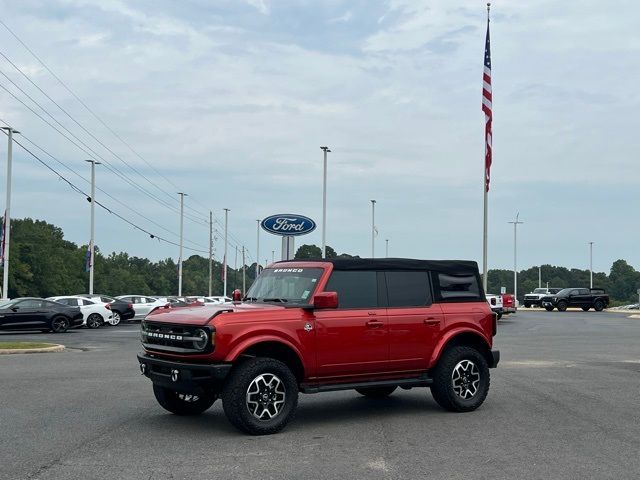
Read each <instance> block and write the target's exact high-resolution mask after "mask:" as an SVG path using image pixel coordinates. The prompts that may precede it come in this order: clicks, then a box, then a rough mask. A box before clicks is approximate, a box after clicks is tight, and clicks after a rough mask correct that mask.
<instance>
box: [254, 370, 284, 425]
mask: <svg viewBox="0 0 640 480" xmlns="http://www.w3.org/2000/svg"><path fill="white" fill-rule="evenodd" d="M285 398H286V390H285V387H284V382H283V381H282V380H280V378H278V377H277V376H276V375H274V374H272V373H263V374H261V375H258V376H257V377H256V378H254V379H253V381H252V382H251V383H250V384H249V388H248V389H247V400H246V401H247V409H248V410H249V413H251V415H253V416H254V417H255V418H257V419H258V420H271V419H272V418H274V417H276V416H278V414H279V413H280V412H281V410H282V407H283V406H284V402H285Z"/></svg>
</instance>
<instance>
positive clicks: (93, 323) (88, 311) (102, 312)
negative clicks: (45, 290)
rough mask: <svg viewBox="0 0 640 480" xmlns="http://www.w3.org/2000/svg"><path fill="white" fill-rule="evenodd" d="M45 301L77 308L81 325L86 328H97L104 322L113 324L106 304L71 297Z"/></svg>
mask: <svg viewBox="0 0 640 480" xmlns="http://www.w3.org/2000/svg"><path fill="white" fill-rule="evenodd" d="M47 300H52V301H54V302H58V303H62V304H64V305H69V306H70V307H79V308H80V311H81V312H82V325H83V326H85V327H87V328H98V327H100V326H101V325H102V324H104V323H105V322H106V323H111V324H113V312H111V306H110V305H109V304H108V303H104V302H96V301H94V300H89V299H88V298H83V297H77V296H73V295H70V296H66V297H49V298H47Z"/></svg>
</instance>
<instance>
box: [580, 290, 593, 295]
mask: <svg viewBox="0 0 640 480" xmlns="http://www.w3.org/2000/svg"><path fill="white" fill-rule="evenodd" d="M590 293H591V292H590V291H589V289H588V288H581V289H580V295H589V294H590Z"/></svg>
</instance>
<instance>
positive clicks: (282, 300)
mask: <svg viewBox="0 0 640 480" xmlns="http://www.w3.org/2000/svg"><path fill="white" fill-rule="evenodd" d="M262 301H263V302H281V303H287V302H288V300H287V299H286V298H263V299H262Z"/></svg>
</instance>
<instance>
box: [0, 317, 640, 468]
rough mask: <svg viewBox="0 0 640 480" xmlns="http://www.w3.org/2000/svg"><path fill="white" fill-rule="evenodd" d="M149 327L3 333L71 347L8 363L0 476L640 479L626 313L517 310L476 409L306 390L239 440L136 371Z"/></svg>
mask: <svg viewBox="0 0 640 480" xmlns="http://www.w3.org/2000/svg"><path fill="white" fill-rule="evenodd" d="M137 331H138V326H137V325H135V324H124V325H121V326H118V327H105V328H101V329H99V330H95V331H88V330H82V331H77V330H76V331H71V332H69V333H67V334H62V335H53V334H34V333H29V334H11V335H7V334H0V341H1V340H13V339H20V340H34V339H36V340H38V341H54V342H61V343H64V344H65V345H66V346H67V347H68V349H67V351H65V352H61V353H50V354H33V355H3V356H1V357H0V385H1V386H0V392H1V393H0V396H1V398H0V447H1V448H0V478H2V479H11V480H15V479H42V480H45V479H83V480H85V479H145V480H146V479H193V478H202V479H204V478H211V479H214V478H215V479H227V478H238V479H249V478H260V479H271V478H273V479H280V478H283V479H284V478H287V479H288V478H304V479H312V478H323V479H324V478H327V479H334V478H335V479H341V480H344V479H345V478H350V479H360V478H366V479H377V478H385V479H395V478H403V479H404V478H406V479H414V478H452V479H458V478H459V479H467V478H486V479H503V478H504V479H507V478H508V479H514V478H515V479H529V478H531V479H539V478H553V479H578V478H580V479H582V478H599V479H604V478H611V479H622V478H630V479H631V478H634V479H635V478H638V477H639V476H640V455H638V452H640V413H639V412H640V403H639V401H638V399H639V398H640V319H630V318H627V315H624V314H617V313H605V312H603V313H595V312H587V313H583V312H565V313H559V312H551V313H548V312H531V311H520V312H519V313H518V314H517V315H516V316H510V317H505V319H503V321H501V322H500V326H499V333H498V336H497V339H496V346H497V348H499V349H500V350H501V352H502V360H501V364H500V366H499V367H498V368H497V369H496V370H492V372H491V373H492V385H491V391H490V393H489V397H488V399H487V401H486V402H485V404H484V405H483V406H482V407H481V408H480V409H479V410H477V411H475V412H472V413H466V414H454V413H448V412H445V411H443V410H441V409H440V408H439V407H438V406H437V405H436V403H435V402H434V401H433V400H432V398H431V395H430V394H429V393H428V390H425V389H413V390H410V391H403V390H401V391H397V392H396V393H394V394H393V395H392V396H391V397H390V398H388V399H384V400H371V399H366V398H364V397H361V396H359V395H358V394H357V393H355V392H336V393H325V394H317V395H303V396H301V398H300V404H299V410H298V415H297V417H296V419H295V420H294V421H293V422H292V423H291V424H290V425H289V426H288V427H287V428H286V429H285V430H284V431H283V432H282V433H280V434H277V435H273V436H267V437H249V436H245V435H242V434H240V433H238V432H237V431H236V430H235V429H233V428H232V427H231V426H230V425H229V424H228V423H227V421H226V418H225V416H224V413H223V412H222V408H221V405H220V403H219V402H216V404H215V405H214V406H213V407H212V408H211V409H210V410H209V411H208V412H206V413H205V414H204V415H202V416H200V417H191V418H186V417H176V416H173V415H171V414H169V413H166V412H165V411H164V410H163V409H162V408H161V407H160V406H158V405H157V404H156V402H155V399H154V398H153V394H152V392H151V384H150V382H149V381H148V380H147V379H145V378H143V377H141V376H140V374H139V370H138V365H137V361H136V358H135V353H136V352H137V351H138V350H139V347H138V334H137Z"/></svg>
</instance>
